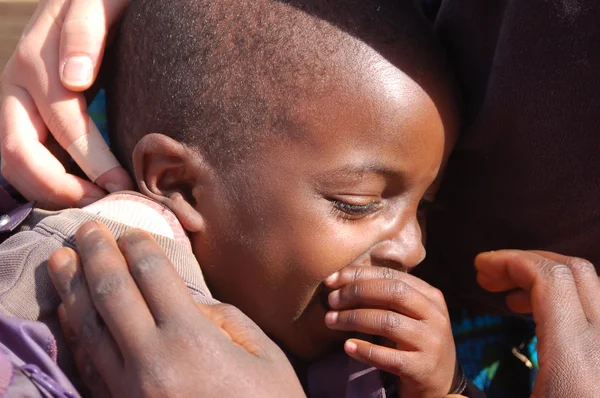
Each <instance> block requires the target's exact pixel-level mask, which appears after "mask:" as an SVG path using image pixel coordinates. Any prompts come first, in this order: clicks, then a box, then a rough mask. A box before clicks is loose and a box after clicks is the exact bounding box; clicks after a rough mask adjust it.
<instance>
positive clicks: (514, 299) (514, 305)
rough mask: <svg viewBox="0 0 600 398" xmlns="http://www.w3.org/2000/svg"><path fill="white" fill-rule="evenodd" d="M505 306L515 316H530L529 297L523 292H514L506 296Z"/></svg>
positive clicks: (527, 293)
mask: <svg viewBox="0 0 600 398" xmlns="http://www.w3.org/2000/svg"><path fill="white" fill-rule="evenodd" d="M506 305H507V306H508V308H509V309H510V310H511V311H513V312H516V313H517V314H531V313H532V312H533V308H532V307H531V295H530V294H529V292H526V291H524V290H516V291H514V292H511V293H509V294H508V295H507V296H506Z"/></svg>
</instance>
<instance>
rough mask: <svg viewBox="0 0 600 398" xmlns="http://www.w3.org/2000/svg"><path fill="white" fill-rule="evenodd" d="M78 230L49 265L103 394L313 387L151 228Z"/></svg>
mask: <svg viewBox="0 0 600 398" xmlns="http://www.w3.org/2000/svg"><path fill="white" fill-rule="evenodd" d="M76 240H77V249H78V252H79V255H77V254H76V253H75V252H74V251H73V250H70V249H67V248H65V249H60V250H58V251H57V252H55V253H54V254H53V255H52V257H51V258H50V261H49V270H50V274H51V277H52V280H53V282H54V285H55V286H56V289H57V291H58V293H59V295H60V297H61V299H62V302H63V306H64V309H63V310H62V318H63V324H65V323H67V324H68V326H69V327H70V328H71V330H72V331H74V332H75V333H74V335H75V336H76V338H75V339H72V338H71V339H70V338H69V336H67V339H68V340H70V341H71V342H73V340H75V341H76V342H77V344H76V345H77V346H78V347H77V348H76V349H75V357H76V362H77V363H78V365H79V368H80V369H82V370H83V379H84V381H87V383H88V385H89V387H90V389H91V390H92V391H93V393H94V394H95V395H96V396H108V395H112V396H116V397H158V396H161V397H162V396H174V397H175V396H176V397H186V396H189V397H203V396H205V397H217V396H221V397H228V396H231V397H239V396H244V397H271V396H273V397H282V396H285V397H303V396H304V392H303V390H302V387H301V386H300V383H299V381H298V379H297V377H296V375H295V373H294V371H293V369H292V367H291V365H290V363H289V361H288V360H287V358H286V357H285V355H284V354H283V352H282V351H281V350H280V349H279V348H278V347H277V346H276V345H275V344H274V343H273V342H272V341H271V340H270V339H269V338H268V337H267V336H266V335H265V334H264V333H263V332H262V331H261V330H260V329H259V328H258V327H257V326H256V325H255V324H254V323H253V322H252V321H251V320H250V319H248V318H247V317H246V316H245V315H243V314H242V313H241V312H240V311H239V310H237V309H236V308H234V307H232V306H229V305H224V304H223V305H218V306H198V305H197V304H196V303H195V302H194V300H193V299H192V296H191V295H190V294H189V292H188V290H187V288H186V286H185V284H184V283H183V281H182V280H181V279H180V277H179V276H178V275H177V273H176V272H175V268H174V267H173V265H172V263H171V262H170V261H169V259H168V258H167V256H166V255H165V253H164V252H163V250H162V249H161V248H160V246H158V244H157V243H156V241H154V239H152V237H151V236H150V235H149V234H147V233H145V232H143V231H139V230H131V231H130V232H128V233H126V234H125V235H123V236H122V237H121V238H120V239H119V242H118V243H117V242H116V241H115V240H114V238H113V237H112V235H111V233H110V232H109V231H108V230H107V229H106V227H104V226H102V225H101V224H98V223H94V222H91V223H87V224H84V225H83V226H82V227H81V228H80V229H79V231H78V232H77V234H76ZM65 318H66V319H65ZM65 321H66V322H65ZM82 348H83V350H82ZM86 358H87V359H89V360H91V363H86ZM95 371H97V375H98V377H93V375H94V372H95Z"/></svg>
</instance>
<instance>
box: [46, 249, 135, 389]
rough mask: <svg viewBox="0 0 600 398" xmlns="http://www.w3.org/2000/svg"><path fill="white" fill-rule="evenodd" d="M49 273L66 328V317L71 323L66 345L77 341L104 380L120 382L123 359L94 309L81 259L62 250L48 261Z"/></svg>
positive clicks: (68, 250)
mask: <svg viewBox="0 0 600 398" xmlns="http://www.w3.org/2000/svg"><path fill="white" fill-rule="evenodd" d="M48 270H49V273H50V277H51V279H52V282H53V283H54V286H55V288H56V290H57V292H58V294H59V296H60V298H61V300H62V306H61V307H64V311H63V310H61V312H62V321H63V326H64V321H65V318H66V319H68V322H69V328H68V329H67V330H66V331H67V333H66V334H65V337H66V338H67V342H69V343H70V344H74V341H73V339H74V338H75V339H76V344H77V346H78V348H79V349H80V350H84V351H87V352H88V353H89V354H90V357H91V358H92V361H93V362H94V364H95V366H96V369H98V371H99V372H100V373H101V374H102V375H103V376H104V377H106V378H107V379H109V380H118V379H119V378H120V375H121V374H122V372H123V358H122V356H121V353H120V351H119V349H118V347H117V345H116V344H115V342H114V340H113V339H112V337H111V335H110V333H109V331H108V329H106V327H105V325H104V322H103V321H102V319H101V318H100V316H99V315H98V313H97V312H96V310H95V308H94V304H93V302H92V299H91V297H90V293H89V291H88V289H87V285H86V281H85V277H84V275H83V272H82V269H81V264H80V262H79V257H78V256H77V254H76V253H75V252H74V251H73V250H71V249H69V248H63V249H59V250H57V251H56V252H55V253H54V254H52V256H51V257H50V259H49V260H48ZM59 314H60V313H59ZM65 315H66V316H65ZM59 319H60V318H59ZM63 330H65V329H63ZM71 331H72V332H73V333H71Z"/></svg>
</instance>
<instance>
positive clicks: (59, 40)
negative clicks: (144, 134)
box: [0, 0, 133, 208]
mask: <svg viewBox="0 0 600 398" xmlns="http://www.w3.org/2000/svg"><path fill="white" fill-rule="evenodd" d="M127 4H128V1H127V0H42V1H41V2H40V4H39V6H38V8H37V10H36V12H35V14H34V15H33V17H32V18H31V20H30V22H29V24H28V25H27V27H26V28H25V30H24V32H23V34H22V36H21V40H20V41H19V44H18V45H17V48H16V50H15V52H14V54H13V55H12V57H11V58H10V60H9V61H8V63H7V65H6V67H5V69H4V72H3V73H2V77H1V81H0V88H1V90H2V97H3V104H2V108H1V110H0V148H1V156H0V159H1V161H2V174H3V175H4V177H5V178H6V179H7V180H8V181H9V182H10V183H11V184H12V185H13V186H14V187H15V188H16V189H17V190H18V191H19V192H21V193H22V194H23V195H24V196H25V197H26V198H27V199H30V200H37V201H38V204H39V205H40V206H42V207H46V208H65V207H73V206H83V205H86V204H89V203H91V202H93V201H95V200H97V199H99V198H101V197H102V196H104V195H105V194H106V193H105V191H104V190H103V189H101V188H104V189H106V190H107V191H117V190H123V189H131V188H133V183H132V181H131V179H130V178H129V176H128V174H127V172H126V171H125V170H124V169H123V168H122V167H120V166H119V164H118V162H116V159H115V158H114V156H112V154H111V153H110V151H109V150H108V147H107V146H106V145H105V144H104V142H103V140H102V139H101V136H100V133H99V132H98V131H97V129H95V126H94V127H92V126H93V123H90V121H89V118H88V116H87V112H86V102H85V99H84V96H83V93H82V91H84V90H86V89H88V88H89V87H90V86H91V85H92V83H93V82H94V81H95V79H96V77H97V75H98V71H99V69H100V64H101V62H102V55H103V52H104V47H105V42H106V36H107V32H108V29H109V28H110V27H111V26H112V25H114V24H115V23H116V22H117V21H118V19H119V17H120V15H121V13H122V12H123V10H124V9H125V7H126V6H127ZM48 131H49V132H50V133H51V135H49V134H48ZM82 137H83V138H82ZM86 138H89V139H86ZM55 142H58V144H60V147H62V148H64V149H67V148H70V151H69V152H71V155H72V156H73V158H75V159H76V160H77V161H78V163H79V166H80V167H81V168H82V169H83V170H84V171H85V172H86V174H88V177H90V179H91V180H92V181H94V182H95V183H96V184H97V185H95V184H93V183H91V182H89V181H85V180H83V179H81V178H78V177H76V176H74V175H72V174H69V173H68V170H67V169H66V168H65V165H64V164H63V163H61V161H59V160H58V159H59V158H62V160H63V161H65V160H66V161H67V162H68V160H69V157H68V156H65V152H64V150H59V151H58V152H59V154H57V153H55V152H53V151H51V150H49V149H48V147H52V146H55V147H57V148H58V146H56V145H53V144H54V143H55ZM88 142H91V143H92V145H91V149H92V151H91V155H92V156H85V155H86V152H87V151H86V144H87V143H88ZM73 143H75V144H74V145H73ZM77 148H79V150H77ZM60 153H62V156H61V154H60Z"/></svg>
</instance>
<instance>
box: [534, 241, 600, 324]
mask: <svg viewBox="0 0 600 398" xmlns="http://www.w3.org/2000/svg"><path fill="white" fill-rule="evenodd" d="M532 253H535V254H538V255H540V256H542V257H545V258H548V259H550V260H553V261H556V262H557V263H560V264H566V265H567V266H568V267H569V269H570V270H571V273H572V274H573V277H574V278H575V284H576V285H577V292H578V293H579V298H580V299H581V305H582V307H583V311H584V312H585V314H586V316H587V318H588V319H589V320H590V321H591V322H597V321H598V320H600V279H598V273H597V271H596V268H595V267H594V265H593V264H592V263H590V262H589V261H587V260H584V259H582V258H578V257H569V256H564V255H562V254H557V253H552V252H547V251H539V250H534V251H532Z"/></svg>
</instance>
